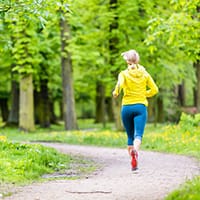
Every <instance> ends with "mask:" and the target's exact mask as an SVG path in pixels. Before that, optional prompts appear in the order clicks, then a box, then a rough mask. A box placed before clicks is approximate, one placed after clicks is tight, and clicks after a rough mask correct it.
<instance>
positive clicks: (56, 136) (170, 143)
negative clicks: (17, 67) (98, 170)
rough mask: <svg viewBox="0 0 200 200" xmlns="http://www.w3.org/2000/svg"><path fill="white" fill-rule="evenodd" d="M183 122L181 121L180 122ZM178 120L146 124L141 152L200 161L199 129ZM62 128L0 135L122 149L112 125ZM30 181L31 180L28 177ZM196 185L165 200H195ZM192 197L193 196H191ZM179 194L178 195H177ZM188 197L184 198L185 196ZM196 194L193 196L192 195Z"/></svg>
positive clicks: (89, 123) (123, 136)
mask: <svg viewBox="0 0 200 200" xmlns="http://www.w3.org/2000/svg"><path fill="white" fill-rule="evenodd" d="M184 120H185V121H184ZM189 120H190V123H188V119H187V117H185V118H184V119H182V121H181V122H180V123H179V125H161V124H157V125H156V126H155V125H154V124H147V126H146V129H145V134H144V138H143V143H142V149H143V150H151V151H160V152H168V153H176V154H182V155H187V156H192V157H195V158H197V159H199V160H200V153H199V152H200V145H199V144H200V134H199V133H200V126H198V124H197V125H195V126H194V124H193V123H191V120H192V119H189ZM63 127H64V126H63V125H57V126H55V125H54V126H52V127H51V128H50V129H40V128H37V129H36V131H35V132H32V133H24V132H21V131H19V130H18V129H13V128H1V129H0V136H6V138H7V140H8V141H18V142H21V141H26V142H28V141H50V142H62V143H68V144H81V145H95V146H107V147H118V148H126V134H125V132H124V131H122V132H117V131H115V130H114V129H113V125H112V124H107V125H106V127H102V125H101V124H94V123H93V122H92V121H90V120H87V121H86V120H82V121H79V127H80V130H79V131H64V130H63V129H64V128H63ZM31 179H32V178H31ZM199 186H200V178H199V177H196V178H195V179H193V180H192V181H189V182H187V183H185V184H184V185H183V186H182V187H181V188H180V190H178V191H175V192H174V193H172V194H170V195H169V196H168V197H167V200H172V199H178V198H179V196H180V198H179V199H180V200H182V199H183V200H184V198H185V200H186V199H191V200H196V196H198V193H199V190H198V188H199ZM192 194H193V195H192ZM181 195H182V196H181ZM187 195H188V196H187ZM195 195H196V196H195ZM198 197H199V196H198Z"/></svg>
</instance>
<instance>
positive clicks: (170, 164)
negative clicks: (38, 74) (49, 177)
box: [5, 143, 200, 200]
mask: <svg viewBox="0 0 200 200" xmlns="http://www.w3.org/2000/svg"><path fill="white" fill-rule="evenodd" d="M44 145H47V146H51V147H54V148H56V149H57V150H59V151H61V152H63V153H70V154H76V155H84V156H87V157H90V158H93V159H94V160H95V161H97V162H99V163H101V164H103V168H102V170H99V171H97V172H96V173H94V174H93V175H91V176H89V177H84V178H81V179H79V180H55V181H49V182H45V183H36V184H33V185H30V186H26V187H23V188H21V189H20V191H18V192H17V193H16V194H13V195H12V196H11V197H7V198H5V199H6V200H94V199H95V200H161V199H164V197H165V196H166V195H167V194H168V193H169V192H171V191H173V190H174V189H176V188H177V187H178V186H179V185H180V184H181V183H183V182H184V181H186V180H187V179H191V178H192V177H194V176H195V175H200V165H199V163H198V162H197V161H196V160H194V159H192V158H188V157H185V156H178V155H171V154H163V153H156V152H147V151H141V152H140V153H139V169H138V170H137V171H135V172H132V171H131V170H130V160H129V157H128V154H127V152H126V150H125V149H113V148H102V147H88V146H76V145H66V144H49V143H48V144H47V143H45V144H44Z"/></svg>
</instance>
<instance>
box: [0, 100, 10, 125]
mask: <svg viewBox="0 0 200 200" xmlns="http://www.w3.org/2000/svg"><path fill="white" fill-rule="evenodd" d="M0 108H1V116H2V119H3V122H7V120H8V112H9V111H8V98H0Z"/></svg>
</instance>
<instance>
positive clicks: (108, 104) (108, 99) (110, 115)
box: [105, 97, 114, 122]
mask: <svg viewBox="0 0 200 200" xmlns="http://www.w3.org/2000/svg"><path fill="white" fill-rule="evenodd" d="M105 103H106V114H107V116H108V121H109V122H114V111H113V106H112V97H106V102H105Z"/></svg>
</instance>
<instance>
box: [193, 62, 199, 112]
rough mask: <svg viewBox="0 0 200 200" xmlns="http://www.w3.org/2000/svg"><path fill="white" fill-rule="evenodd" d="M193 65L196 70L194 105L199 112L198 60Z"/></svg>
mask: <svg viewBox="0 0 200 200" xmlns="http://www.w3.org/2000/svg"><path fill="white" fill-rule="evenodd" d="M194 67H195V70H196V77H197V84H196V88H195V90H196V94H195V96H194V97H195V98H194V99H195V100H194V101H195V102H194V103H195V106H196V107H197V112H198V113H199V112H200V61H199V60H198V61H197V62H196V63H194Z"/></svg>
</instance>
